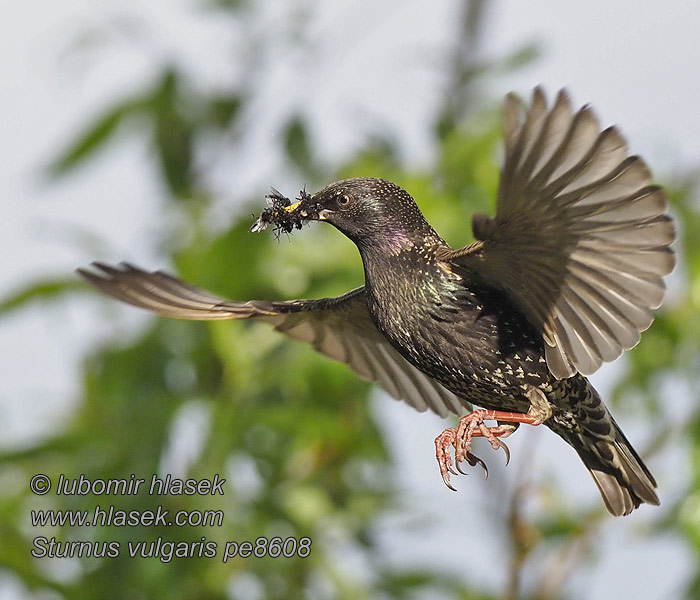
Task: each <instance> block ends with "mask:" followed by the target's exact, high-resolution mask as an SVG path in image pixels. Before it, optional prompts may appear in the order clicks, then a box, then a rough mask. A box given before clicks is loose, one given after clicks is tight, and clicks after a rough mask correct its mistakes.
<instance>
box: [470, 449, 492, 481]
mask: <svg viewBox="0 0 700 600" xmlns="http://www.w3.org/2000/svg"><path fill="white" fill-rule="evenodd" d="M467 460H468V461H469V464H470V465H471V466H472V467H475V466H476V465H479V466H480V467H481V468H482V469H483V470H484V479H488V478H489V468H488V467H487V466H486V463H485V462H484V461H483V460H481V459H480V458H479V457H478V456H477V455H476V454H472V453H471V452H468V453H467Z"/></svg>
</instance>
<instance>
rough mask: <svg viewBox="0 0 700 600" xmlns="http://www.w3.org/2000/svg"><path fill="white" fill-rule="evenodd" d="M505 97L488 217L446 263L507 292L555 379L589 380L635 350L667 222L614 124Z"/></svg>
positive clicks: (668, 239)
mask: <svg viewBox="0 0 700 600" xmlns="http://www.w3.org/2000/svg"><path fill="white" fill-rule="evenodd" d="M520 114H521V111H520V109H519V105H518V103H517V101H516V100H515V98H514V97H513V96H512V95H511V96H508V97H507V98H506V106H505V137H506V157H505V161H504V165H503V170H502V173H501V183H500V187H499V192H498V202H497V210H496V217H495V218H494V219H493V220H492V222H490V223H489V226H488V227H484V226H483V221H484V217H483V216H480V217H478V219H479V222H478V223H477V220H476V219H475V224H474V229H475V231H478V232H480V235H479V236H478V237H479V239H480V240H481V241H479V242H477V243H475V244H471V245H470V246H467V247H465V248H462V249H460V250H455V251H454V252H453V253H452V254H449V253H448V254H447V255H446V256H445V259H446V260H453V261H456V262H457V263H461V264H462V265H464V266H466V267H468V268H469V269H471V270H474V271H476V272H477V273H478V274H479V275H480V276H481V277H483V278H484V279H485V280H486V282H487V283H489V284H490V285H493V286H495V287H498V288H500V289H502V290H505V291H506V292H507V293H508V295H509V296H510V297H511V299H512V300H513V301H514V302H515V304H516V306H517V307H518V308H519V309H520V310H521V311H522V312H523V314H524V315H525V316H526V317H527V318H528V319H529V320H530V321H531V322H532V323H533V325H535V326H536V327H538V328H539V329H540V331H541V332H542V335H543V337H544V339H545V342H546V345H547V347H546V355H547V364H548V366H549V368H550V370H551V371H552V373H553V374H554V375H555V376H556V377H560V378H562V377H569V376H571V375H573V374H574V373H576V372H580V373H583V374H585V375H588V374H590V373H593V372H594V371H595V370H596V369H598V367H600V365H601V364H602V363H603V362H608V361H612V360H614V359H616V358H617V357H618V356H619V355H620V354H621V353H622V352H623V351H624V350H626V349H628V348H631V347H632V346H634V345H635V344H636V343H637V342H638V341H639V338H640V333H641V332H642V331H644V330H645V329H646V328H648V327H649V325H650V324H651V322H652V320H653V316H652V312H651V311H652V309H655V308H658V307H659V306H660V305H661V302H662V301H663V297H664V294H665V285H664V281H663V276H664V275H667V274H668V273H670V272H671V270H672V269H673V266H674V263H675V256H674V254H673V251H672V250H671V248H670V245H671V243H672V242H673V241H674V239H675V227H674V224H673V221H672V220H671V217H670V216H669V215H668V214H667V200H666V196H665V195H664V193H663V191H662V190H661V188H659V187H658V186H655V185H652V182H651V174H650V172H649V169H648V168H647V166H646V164H645V163H644V161H643V160H642V159H641V158H639V157H638V156H629V152H628V148H627V143H626V142H625V140H624V138H623V137H622V134H621V133H620V132H619V130H618V129H617V128H616V127H609V128H607V129H605V130H602V131H601V128H600V125H599V123H598V119H597V118H596V116H595V115H594V113H593V111H592V109H591V108H590V107H588V106H584V107H583V108H582V109H580V110H579V111H577V112H574V111H573V109H572V108H571V101H570V99H569V97H568V94H567V93H566V92H565V91H563V90H562V91H561V92H559V94H558V96H557V99H556V100H555V102H554V105H553V106H552V108H551V109H548V108H547V102H546V99H545V96H544V93H543V92H542V90H541V89H539V88H537V89H536V90H535V91H534V93H533V96H532V101H531V103H530V107H529V109H528V110H527V111H526V113H525V115H524V117H521V116H520Z"/></svg>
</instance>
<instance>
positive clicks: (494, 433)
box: [435, 409, 541, 491]
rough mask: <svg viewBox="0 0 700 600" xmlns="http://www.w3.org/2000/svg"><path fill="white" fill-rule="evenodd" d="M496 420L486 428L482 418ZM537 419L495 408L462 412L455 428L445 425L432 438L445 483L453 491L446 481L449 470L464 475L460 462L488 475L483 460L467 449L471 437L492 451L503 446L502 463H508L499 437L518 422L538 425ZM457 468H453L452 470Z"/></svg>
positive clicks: (507, 451) (504, 448) (508, 432)
mask: <svg viewBox="0 0 700 600" xmlns="http://www.w3.org/2000/svg"><path fill="white" fill-rule="evenodd" d="M485 420H493V421H498V425H496V426H492V427H488V426H487V425H486V424H485V423H484V421H485ZM540 422H541V421H539V419H537V418H536V417H534V416H532V415H528V414H523V413H511V412H503V411H497V410H486V409H479V410H475V411H474V412H472V413H470V414H468V415H465V416H464V417H462V418H461V419H460V420H459V426H458V427H448V428H447V429H445V431H443V432H442V433H441V434H440V435H439V436H437V437H436V438H435V458H436V459H437V461H438V465H439V467H440V475H441V476H442V480H443V481H444V482H445V485H446V486H447V487H448V488H450V489H451V490H453V491H456V490H455V488H454V487H453V486H452V483H451V482H450V473H451V474H452V475H457V471H458V472H459V473H462V474H464V471H462V469H461V468H460V467H459V464H460V463H461V462H464V461H466V462H468V463H469V464H470V465H471V466H472V467H474V466H476V465H479V466H480V467H481V468H482V469H484V477H485V478H486V477H488V475H489V470H488V468H487V467H486V463H484V461H483V460H481V459H480V458H479V457H478V456H476V455H475V454H473V453H472V452H471V442H472V438H474V437H485V438H486V439H487V440H488V441H489V443H490V444H491V447H492V448H493V449H494V450H499V449H501V448H502V449H503V451H504V452H505V454H506V465H508V463H509V462H510V450H509V449H508V446H507V445H506V443H505V442H504V441H503V440H502V438H506V437H508V436H509V435H511V434H512V433H513V432H514V431H515V430H516V429H517V428H518V426H519V424H520V423H527V424H528V425H539V424H540ZM453 447H454V449H455V456H454V461H453V460H452V448H453ZM455 469H457V471H455Z"/></svg>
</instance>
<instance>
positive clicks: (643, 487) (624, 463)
mask: <svg viewBox="0 0 700 600" xmlns="http://www.w3.org/2000/svg"><path fill="white" fill-rule="evenodd" d="M610 419H611V420H612V423H613V426H614V435H615V439H614V440H602V439H601V440H598V441H596V442H595V449H596V451H593V452H590V451H581V450H579V449H578V448H576V446H574V448H575V449H576V451H577V452H578V454H579V456H580V457H581V459H582V460H583V462H584V464H585V465H586V467H587V468H588V470H589V471H590V473H591V475H592V476H593V480H594V481H595V482H596V485H597V486H598V489H599V490H600V493H601V495H602V496H603V502H605V506H606V507H607V509H608V511H610V513H612V514H613V515H615V516H616V517H619V516H622V515H628V514H630V513H631V512H632V511H633V510H634V509H635V508H637V507H638V506H639V505H640V504H643V503H646V504H652V505H654V506H658V505H659V497H658V496H657V494H656V489H655V488H656V481H655V480H654V477H653V476H652V474H651V473H650V472H649V469H647V467H646V465H645V464H644V462H642V459H641V458H640V457H639V455H638V454H637V452H635V450H634V448H633V447H632V445H631V444H630V443H629V441H628V440H627V438H626V437H625V434H624V433H622V431H621V430H620V428H619V427H618V425H617V423H615V421H614V420H613V419H612V417H610Z"/></svg>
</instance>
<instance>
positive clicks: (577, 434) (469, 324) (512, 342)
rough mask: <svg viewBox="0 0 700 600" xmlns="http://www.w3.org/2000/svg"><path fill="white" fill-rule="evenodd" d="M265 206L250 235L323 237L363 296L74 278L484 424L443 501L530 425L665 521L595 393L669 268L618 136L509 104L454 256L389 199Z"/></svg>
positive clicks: (451, 445) (108, 269) (114, 272)
mask: <svg viewBox="0 0 700 600" xmlns="http://www.w3.org/2000/svg"><path fill="white" fill-rule="evenodd" d="M271 200H272V205H271V206H270V207H268V209H266V212H264V213H263V215H262V216H261V218H260V219H259V220H258V222H257V223H256V224H255V225H254V226H253V228H252V229H253V230H254V231H258V230H261V229H264V228H265V226H267V225H268V224H273V225H275V226H276V227H277V228H278V230H279V229H282V230H284V231H291V230H292V228H294V227H298V226H300V224H301V223H302V222H306V221H310V220H319V221H327V222H328V223H330V224H331V225H333V226H335V227H336V228H337V229H339V230H340V231H341V232H342V233H344V234H345V235H346V236H347V237H349V238H350V239H351V240H352V241H353V242H354V243H355V244H356V246H357V248H358V250H359V252H360V255H361V258H362V262H363V265H364V270H365V285H364V286H362V287H360V288H357V289H355V290H352V291H350V292H348V293H346V294H344V295H342V296H338V297H336V298H324V299H319V300H293V301H288V302H268V301H257V300H251V301H249V302H230V301H227V300H224V299H221V298H219V297H217V296H215V295H212V294H210V293H208V292H206V291H204V290H202V289H200V288H197V287H194V286H191V285H188V284H186V283H184V282H182V281H180V280H179V279H177V278H175V277H172V276H170V275H168V274H166V273H163V272H161V271H155V272H146V271H143V270H141V269H139V268H137V267H135V266H132V265H130V264H127V263H121V264H120V265H118V266H116V267H114V266H108V265H106V264H103V263H98V262H96V263H93V270H83V269H79V270H78V271H79V273H80V275H82V277H84V278H85V279H86V280H87V281H88V282H89V283H91V284H93V285H94V286H95V287H97V288H98V289H100V290H101V291H103V292H105V293H107V294H109V295H111V296H114V297H115V298H118V299H119V300H123V301H125V302H128V303H130V304H133V305H136V306H140V307H142V308H146V309H148V310H151V311H153V312H155V313H158V314H161V315H165V316H168V317H177V318H182V319H197V320H209V319H246V318H255V319H259V320H262V321H267V322H268V323H270V324H271V325H272V326H273V327H275V328H276V329H277V330H279V331H281V332H283V333H286V334H287V335H289V336H290V337H293V338H295V339H298V340H302V341H305V342H310V343H311V344H312V345H313V347H314V348H315V349H316V350H318V351H319V352H321V353H323V354H325V355H327V356H329V357H331V358H333V359H335V360H338V361H343V362H346V363H347V364H348V365H349V366H350V367H351V368H352V369H353V370H354V371H356V372H357V373H358V374H359V375H360V376H362V377H364V378H366V379H369V380H371V381H375V382H377V383H378V384H379V385H380V386H382V387H383V388H384V389H385V390H386V391H387V392H388V393H389V394H391V395H392V396H394V397H395V398H397V399H401V400H404V401H406V402H408V403H409V404H410V405H412V406H413V407H414V408H416V409H418V410H420V411H423V410H426V409H427V408H430V409H431V410H433V411H434V412H436V413H437V414H439V415H443V416H444V415H447V414H449V413H457V414H463V413H464V412H467V411H472V410H473V409H472V405H473V404H474V405H477V406H480V407H483V408H481V409H478V410H475V411H473V412H471V413H470V414H468V415H466V416H464V417H462V418H461V419H460V422H459V426H458V427H455V428H448V429H446V430H445V431H444V432H443V433H442V434H441V435H439V436H438V437H437V439H436V440H435V447H436V457H437V460H438V463H439V467H440V472H441V474H442V477H443V480H444V481H445V483H446V484H447V485H448V486H449V487H452V486H451V483H450V474H453V475H455V474H456V471H455V470H454V469H455V468H456V469H457V470H458V471H460V472H461V469H460V466H459V465H460V463H461V462H463V461H467V462H468V463H469V464H470V465H472V466H474V465H476V464H480V465H481V466H483V467H484V468H485V465H484V463H483V461H482V460H481V459H480V458H478V457H477V456H475V455H474V454H473V453H472V452H471V441H472V438H473V437H475V436H483V437H485V438H487V440H488V441H489V442H490V444H491V446H492V447H493V448H494V449H498V448H503V449H504V450H506V453H507V454H508V452H507V447H506V446H505V444H504V442H503V441H502V439H503V438H505V437H507V436H508V435H510V434H511V433H513V431H514V430H515V429H516V428H517V427H518V426H519V424H520V423H527V424H530V425H540V424H543V425H545V426H546V427H548V428H549V429H551V430H552V431H554V433H556V434H558V435H559V436H560V437H562V438H563V439H564V440H565V441H566V442H568V443H569V444H570V445H571V446H572V447H573V448H574V450H575V451H576V452H577V453H578V455H579V456H580V458H581V459H582V461H583V463H584V464H585V466H586V467H587V468H588V470H589V471H590V473H591V475H592V476H593V479H594V480H595V483H596V484H597V486H598V488H599V490H600V492H601V494H602V497H603V501H604V502H605V506H606V507H607V509H608V510H609V511H610V513H612V514H613V515H626V514H629V513H630V512H631V511H632V510H633V509H634V508H636V507H638V506H639V505H640V504H642V503H647V504H653V505H658V504H659V499H658V496H657V494H656V491H655V488H656V482H655V481H654V478H653V476H652V475H651V473H650V472H649V470H648V469H647V467H646V466H645V465H644V463H643V462H642V460H641V458H640V457H639V455H638V454H637V452H635V450H634V448H632V445H631V444H630V443H629V441H628V440H627V438H626V437H625V435H624V434H623V433H622V431H621V430H620V428H619V427H618V425H617V423H616V422H615V420H614V419H613V417H612V415H611V414H610V412H609V411H608V409H607V408H606V406H605V404H604V403H603V401H602V400H601V398H600V396H599V395H598V393H597V392H596V390H595V389H594V388H593V386H592V385H591V383H590V382H589V381H588V379H587V378H586V375H590V374H591V373H593V372H594V371H596V369H598V367H600V365H601V364H602V363H603V362H608V361H612V360H614V359H616V358H617V357H618V356H620V354H621V353H622V352H623V351H624V350H626V349H629V348H632V347H633V346H634V345H636V344H637V342H638V341H639V337H640V332H642V331H644V330H645V329H647V328H648V327H649V326H650V325H651V322H652V318H653V317H652V312H651V311H652V309H655V308H658V307H659V306H660V305H661V302H662V300H663V297H664V291H665V286H664V282H663V280H662V277H663V276H664V275H666V274H668V273H669V272H670V271H671V270H672V268H673V266H674V254H673V252H672V250H671V248H670V244H671V243H672V242H673V240H674V237H675V229H674V224H673V221H672V220H671V218H670V217H669V216H668V214H667V201H666V197H665V195H664V193H663V191H662V190H661V189H660V188H659V187H657V186H655V185H652V184H651V175H650V172H649V170H648V169H647V167H646V165H645V164H644V161H643V160H642V159H641V158H639V157H637V156H629V155H628V149H627V144H626V142H625V140H624V139H623V137H622V136H621V134H620V132H619V131H618V129H617V128H615V127H610V128H608V129H605V130H602V131H601V128H600V126H599V124H598V121H597V119H596V117H595V116H594V114H593V112H592V110H591V109H590V108H589V107H588V106H585V107H583V108H582V109H580V110H578V111H574V110H573V109H572V105H571V101H570V99H569V97H568V94H567V93H566V92H565V91H561V92H560V93H559V94H558V96H557V98H556V100H555V102H554V104H553V105H552V106H551V108H550V107H548V106H547V101H546V99H545V96H544V94H543V92H542V90H541V89H539V88H537V89H535V91H534V93H533V95H532V100H531V102H530V105H529V107H528V108H527V109H526V110H524V111H523V110H522V108H521V104H520V103H519V102H518V101H517V100H516V98H515V97H514V96H513V95H509V96H507V97H506V102H505V159H504V165H503V169H502V173H501V182H500V187H499V190H498V197H497V207H496V216H495V217H493V218H489V217H486V216H483V215H475V216H474V219H473V223H472V228H473V232H474V237H475V238H476V241H475V242H474V243H471V244H469V245H467V246H465V247H463V248H460V249H453V248H451V247H450V246H449V245H448V244H447V243H446V242H445V241H444V240H443V239H442V238H441V237H440V236H439V235H438V234H437V233H436V232H435V230H434V229H433V228H432V227H431V226H430V225H429V224H428V222H427V221H426V220H425V218H424V217H423V215H422V213H421V212H420V210H419V208H418V206H417V205H416V203H415V201H414V200H413V198H412V197H411V196H410V195H409V194H408V193H407V192H406V191H405V190H403V189H402V188H400V187H399V186H398V185H396V184H394V183H392V182H390V181H385V180H382V179H375V178H368V177H359V178H353V179H347V180H344V181H339V182H336V183H333V184H331V185H329V186H327V187H325V188H324V189H322V190H321V191H319V192H317V193H316V194H313V195H310V194H306V193H305V192H302V194H301V196H300V198H299V200H298V201H297V202H296V203H294V204H292V203H291V202H290V201H287V199H286V198H284V197H283V196H281V194H279V193H273V196H272V197H271ZM484 421H495V422H496V423H495V425H491V426H487V425H486V424H485V423H484ZM452 451H454V459H453V457H452Z"/></svg>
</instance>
